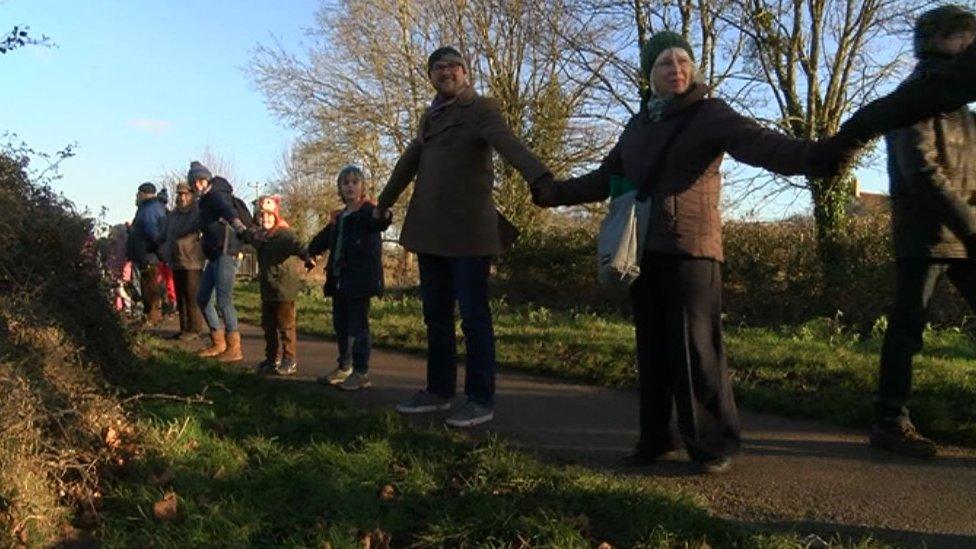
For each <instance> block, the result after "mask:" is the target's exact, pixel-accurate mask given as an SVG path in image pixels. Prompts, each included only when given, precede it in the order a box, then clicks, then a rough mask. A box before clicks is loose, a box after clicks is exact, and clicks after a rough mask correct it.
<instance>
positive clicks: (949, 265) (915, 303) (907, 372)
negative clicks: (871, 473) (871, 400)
mask: <svg viewBox="0 0 976 549" xmlns="http://www.w3.org/2000/svg"><path fill="white" fill-rule="evenodd" d="M942 275H946V276H948V277H949V280H950V281H952V283H953V285H954V286H955V287H956V289H957V290H959V293H960V294H961V295H962V297H963V299H965V300H966V302H967V303H969V306H970V307H972V308H973V310H974V311H976V261H973V260H968V259H952V260H937V259H925V258H918V259H899V260H898V262H897V264H896V266H895V303H894V306H893V307H892V309H891V314H890V315H889V320H888V331H887V332H885V338H884V344H883V345H882V347H881V374H880V377H879V380H878V393H877V395H876V398H875V417H876V419H877V420H878V421H881V420H896V421H907V420H908V408H907V404H908V399H909V398H910V397H911V391H912V358H913V357H914V356H915V355H916V354H918V352H919V351H921V350H922V333H923V332H924V331H925V317H926V313H927V312H928V309H929V301H930V300H931V299H932V293H933V292H934V291H935V285H936V283H938V281H939V279H940V278H942Z"/></svg>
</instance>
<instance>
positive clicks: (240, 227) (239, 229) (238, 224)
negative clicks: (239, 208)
mask: <svg viewBox="0 0 976 549" xmlns="http://www.w3.org/2000/svg"><path fill="white" fill-rule="evenodd" d="M230 226H231V227H233V228H234V232H235V233H237V234H241V233H243V232H244V231H246V230H247V226H246V225H244V222H243V221H241V220H240V219H237V218H236V217H235V218H234V221H232V222H231V224H230Z"/></svg>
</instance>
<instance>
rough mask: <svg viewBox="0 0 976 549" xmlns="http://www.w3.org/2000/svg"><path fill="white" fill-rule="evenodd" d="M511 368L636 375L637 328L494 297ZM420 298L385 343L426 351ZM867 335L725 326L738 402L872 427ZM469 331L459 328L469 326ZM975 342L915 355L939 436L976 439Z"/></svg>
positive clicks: (314, 293) (388, 320) (380, 304)
mask: <svg viewBox="0 0 976 549" xmlns="http://www.w3.org/2000/svg"><path fill="white" fill-rule="evenodd" d="M235 303H236V304H237V306H238V312H239V313H240V314H241V317H242V319H244V320H246V321H248V322H253V323H257V322H259V321H260V297H259V295H258V289H257V286H256V285H254V284H243V285H241V286H240V287H239V289H238V292H237V295H236V298H235ZM492 310H493V311H494V319H495V336H496V338H497V341H498V345H497V352H498V361H499V364H500V365H501V366H503V367H507V368H513V369H518V370H522V371H528V372H533V373H539V374H546V375H551V376H556V377H560V378H563V379H569V380H575V381H582V382H587V383H595V384H600V385H605V386H609V387H629V386H632V385H634V384H635V382H636V371H635V367H634V347H633V346H634V343H633V337H634V336H633V327H632V326H631V324H630V321H629V320H628V319H626V318H624V317H623V316H620V315H613V314H610V313H596V312H592V311H587V310H585V309H582V308H581V309H578V310H569V311H557V310H551V309H547V308H545V307H541V306H536V305H533V304H531V303H518V304H516V303H510V302H508V301H506V300H505V299H498V300H494V301H493V303H492ZM298 311H299V313H298V326H299V330H300V331H302V332H304V333H308V334H314V335H320V336H323V337H331V336H332V320H331V305H330V303H329V302H328V301H327V300H326V299H325V298H323V297H322V295H321V291H320V290H319V289H318V288H313V289H310V290H309V291H308V292H306V293H304V294H302V295H301V296H300V297H299V300H298ZM421 319H422V314H421V307H420V300H419V298H417V297H416V296H415V295H414V294H411V293H391V295H389V296H387V297H384V298H382V299H375V300H374V301H373V306H372V310H371V315H370V323H371V329H372V334H373V341H374V344H375V345H376V346H377V347H381V348H386V349H391V350H397V351H405V352H411V353H423V352H424V350H425V348H426V335H425V331H424V325H423V322H422V321H421ZM881 332H882V330H880V329H879V330H876V333H875V334H874V335H873V336H872V337H869V338H866V339H862V338H860V337H858V336H857V335H856V334H854V333H852V332H850V331H848V330H846V329H845V328H843V326H842V325H841V324H840V323H839V322H837V321H836V320H834V319H817V320H813V321H810V322H808V323H805V324H803V325H800V326H785V327H782V328H779V329H769V328H749V327H735V326H730V327H726V332H725V341H726V346H727V352H728V355H729V362H730V365H731V367H732V368H733V375H734V378H735V386H736V392H737V396H738V399H739V402H740V403H741V404H742V405H743V406H744V407H746V408H748V409H751V410H755V411H762V412H774V413H782V414H788V415H794V416H798V417H807V418H812V419H817V420H822V421H826V422H831V423H835V424H840V425H845V426H852V427H862V428H866V427H868V426H869V425H870V423H871V420H872V396H871V395H872V393H873V391H874V390H875V386H876V384H877V376H878V352H879V349H880V345H881V340H880V333H881ZM460 333H461V332H460V329H458V334H459V335H460ZM974 357H976V344H974V342H973V340H972V338H971V337H970V336H968V335H967V334H966V333H965V332H964V331H963V330H953V329H943V330H927V331H926V333H925V350H924V351H923V353H922V354H921V355H920V356H919V357H918V358H917V360H916V362H915V372H914V380H913V383H914V387H913V397H912V402H911V408H912V414H913V418H914V420H915V423H916V424H917V425H918V426H919V428H920V429H921V430H922V432H924V433H926V434H927V435H930V436H932V437H935V438H936V439H937V440H939V441H940V442H951V443H956V444H962V445H967V446H976V360H974Z"/></svg>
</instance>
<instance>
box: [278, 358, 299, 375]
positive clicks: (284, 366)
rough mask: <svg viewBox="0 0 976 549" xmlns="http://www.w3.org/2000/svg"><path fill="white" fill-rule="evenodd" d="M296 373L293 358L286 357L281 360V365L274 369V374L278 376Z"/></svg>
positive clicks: (296, 368) (296, 366) (296, 369)
mask: <svg viewBox="0 0 976 549" xmlns="http://www.w3.org/2000/svg"><path fill="white" fill-rule="evenodd" d="M297 371H298V363H297V362H295V359H294V358H291V357H287V356H286V357H285V358H283V359H282V360H281V364H279V365H278V366H277V367H276V368H275V373H276V374H278V375H279V376H290V375H295V372H297Z"/></svg>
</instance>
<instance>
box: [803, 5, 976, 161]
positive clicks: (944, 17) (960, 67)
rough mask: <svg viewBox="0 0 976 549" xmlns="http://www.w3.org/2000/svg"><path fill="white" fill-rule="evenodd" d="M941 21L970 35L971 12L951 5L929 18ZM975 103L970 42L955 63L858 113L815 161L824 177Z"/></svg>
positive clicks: (975, 61) (975, 62) (975, 49)
mask: <svg viewBox="0 0 976 549" xmlns="http://www.w3.org/2000/svg"><path fill="white" fill-rule="evenodd" d="M936 19H937V20H938V23H937V24H938V25H939V28H940V29H941V32H943V33H947V35H951V34H952V33H955V32H958V31H965V29H966V26H967V25H968V24H969V23H968V20H969V11H968V10H967V9H965V8H963V7H961V6H957V5H953V4H947V5H944V6H941V7H938V8H936V9H935V10H933V12H931V13H929V14H928V20H929V22H930V23H932V24H936ZM918 30H921V31H922V32H923V33H925V32H927V30H926V29H916V31H918ZM973 101H976V44H970V45H969V46H967V47H966V48H965V49H963V50H962V51H961V52H960V53H958V54H957V55H954V56H952V59H947V60H946V62H945V63H940V64H939V66H937V67H931V68H930V69H929V70H926V71H924V73H922V74H916V75H915V76H914V77H913V78H912V79H910V80H909V81H906V82H905V83H903V84H902V85H901V86H899V87H898V89H896V90H895V91H893V92H892V93H890V94H888V95H886V96H884V97H881V98H878V99H875V100H874V101H872V102H870V103H868V104H867V105H865V106H863V107H861V108H860V109H858V110H857V111H856V112H855V113H854V114H852V115H851V117H850V118H848V119H847V120H846V121H845V122H844V123H843V125H842V126H841V129H840V131H838V132H837V133H836V134H835V135H833V136H831V137H830V138H828V139H826V140H825V141H824V145H825V146H824V147H822V148H821V149H820V150H819V151H815V152H814V158H813V160H812V163H813V164H814V166H815V167H816V170H817V171H818V172H819V173H820V174H821V175H833V174H836V173H837V172H838V171H839V170H840V167H841V166H842V165H844V164H845V163H847V162H849V161H850V159H851V158H852V157H853V155H854V154H855V153H856V152H857V150H858V149H860V148H862V147H863V146H864V145H865V144H867V143H868V142H869V141H871V140H872V139H874V138H875V137H878V136H880V135H882V134H885V133H887V132H890V131H892V130H895V129H898V128H903V127H906V126H912V125H914V124H917V123H919V122H921V121H923V120H928V119H930V118H933V117H935V116H937V115H939V114H943V113H951V112H953V111H955V110H956V109H958V108H960V107H961V106H963V105H966V104H967V103H971V102H973Z"/></svg>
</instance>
